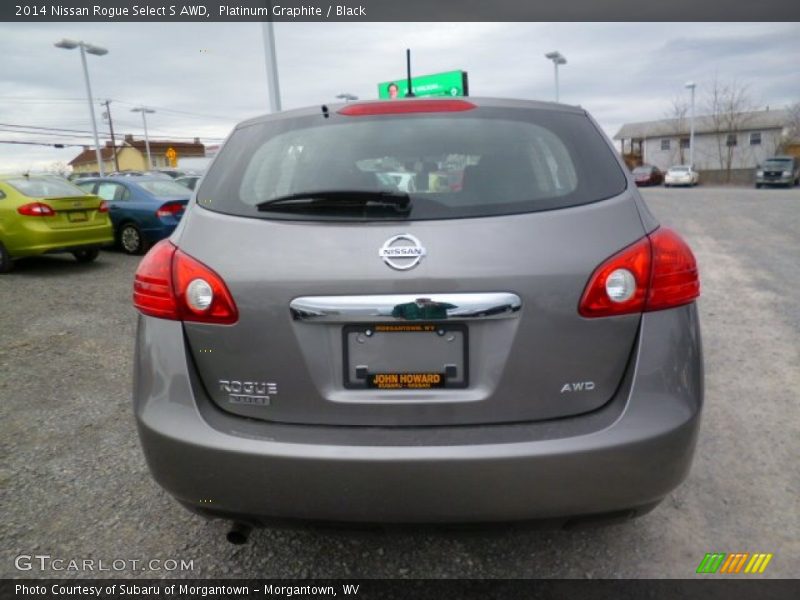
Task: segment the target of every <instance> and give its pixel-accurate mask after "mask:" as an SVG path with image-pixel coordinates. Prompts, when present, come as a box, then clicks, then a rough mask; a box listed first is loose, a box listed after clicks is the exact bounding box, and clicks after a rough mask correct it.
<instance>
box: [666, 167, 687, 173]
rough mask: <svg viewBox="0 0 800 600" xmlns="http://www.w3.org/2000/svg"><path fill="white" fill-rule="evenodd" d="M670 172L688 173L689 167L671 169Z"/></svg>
mask: <svg viewBox="0 0 800 600" xmlns="http://www.w3.org/2000/svg"><path fill="white" fill-rule="evenodd" d="M670 171H672V172H673V173H688V172H689V167H672V168H671V169H670Z"/></svg>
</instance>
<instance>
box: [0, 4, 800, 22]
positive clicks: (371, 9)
mask: <svg viewBox="0 0 800 600" xmlns="http://www.w3.org/2000/svg"><path fill="white" fill-rule="evenodd" d="M798 20H800V2H798V1H797V0H759V1H758V2H730V1H729V0H671V1H670V2H642V1H641V0H559V1H558V2H553V1H552V0H491V2H489V1H488V0H486V1H484V0H474V1H465V0H435V1H434V0H231V1H230V2H225V1H219V0H214V1H208V0H205V1H203V0H201V1H199V2H177V1H176V0H140V1H135V0H31V1H28V2H25V1H22V0H16V1H15V0H3V2H0V21H39V22H47V21H50V22H59V21H61V22H64V21H154V22H155V21H176V22H180V21H197V22H213V21H283V22H289V21H351V22H365V23H366V22H375V21H386V22H388V21H406V22H407V21H417V22H421V21H496V22H500V21H602V22H608V21H617V22H622V21H627V22H631V21H693V22H697V21H762V22H763V21H773V22H778V21H779V22H791V21H798Z"/></svg>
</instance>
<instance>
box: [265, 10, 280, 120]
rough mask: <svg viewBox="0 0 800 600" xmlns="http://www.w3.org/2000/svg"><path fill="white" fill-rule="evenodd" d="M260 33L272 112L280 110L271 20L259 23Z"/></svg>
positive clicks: (276, 63) (276, 58)
mask: <svg viewBox="0 0 800 600" xmlns="http://www.w3.org/2000/svg"><path fill="white" fill-rule="evenodd" d="M270 6H271V4H270ZM270 12H271V11H270ZM261 33H262V34H263V36H264V64H265V66H266V68H267V88H268V91H269V108H270V111H272V112H280V110H281V87H280V83H279V82H278V56H277V54H276V53H275V30H274V29H273V27H272V21H264V22H263V23H262V24H261Z"/></svg>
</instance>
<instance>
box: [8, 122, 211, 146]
mask: <svg viewBox="0 0 800 600" xmlns="http://www.w3.org/2000/svg"><path fill="white" fill-rule="evenodd" d="M117 122H118V123H119V122H120V121H119V120H118V121H117ZM122 124H123V125H125V126H126V127H132V125H129V124H127V123H125V122H122ZM7 127H14V128H15V129H2V130H3V131H9V132H14V133H27V134H35V133H40V132H46V133H49V134H52V135H59V136H64V137H87V136H90V135H92V132H91V131H86V130H85V129H68V128H65V127H42V126H40V125H22V124H14V123H0V128H7ZM137 127H138V126H137ZM21 129H32V130H34V131H21ZM68 132H74V133H76V134H81V135H71V136H70V135H68ZM98 133H101V134H102V135H104V136H110V135H111V134H110V132H108V131H98ZM157 135H165V136H168V137H172V138H174V139H179V140H180V139H184V140H194V139H195V138H198V139H204V140H210V141H223V140H224V139H225V138H222V137H212V136H186V135H173V134H170V133H165V132H159V133H158V134H157Z"/></svg>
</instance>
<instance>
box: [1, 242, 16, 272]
mask: <svg viewBox="0 0 800 600" xmlns="http://www.w3.org/2000/svg"><path fill="white" fill-rule="evenodd" d="M13 268H14V263H13V262H12V260H11V255H10V254H9V253H8V250H6V247H5V246H3V243H2V242H0V273H8V272H9V271H10V270H11V269H13Z"/></svg>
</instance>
